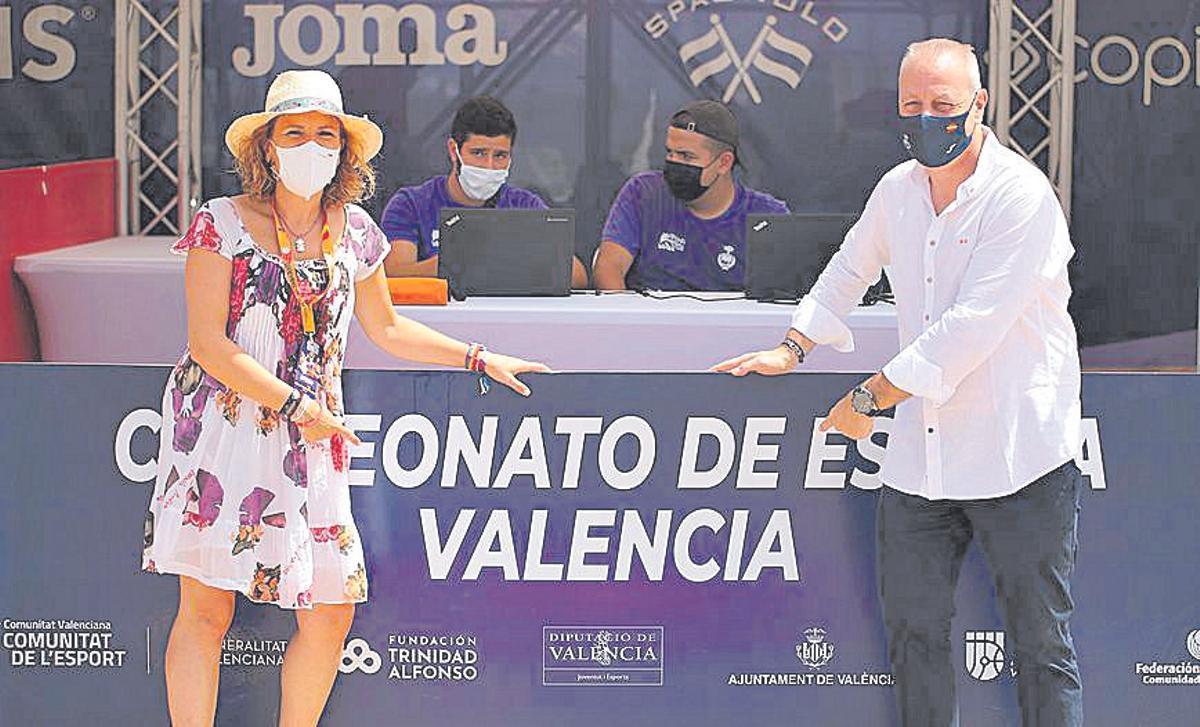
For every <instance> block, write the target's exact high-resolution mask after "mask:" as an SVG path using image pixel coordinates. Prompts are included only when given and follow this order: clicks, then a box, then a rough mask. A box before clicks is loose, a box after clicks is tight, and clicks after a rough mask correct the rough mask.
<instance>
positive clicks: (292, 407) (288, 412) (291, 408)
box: [279, 388, 304, 419]
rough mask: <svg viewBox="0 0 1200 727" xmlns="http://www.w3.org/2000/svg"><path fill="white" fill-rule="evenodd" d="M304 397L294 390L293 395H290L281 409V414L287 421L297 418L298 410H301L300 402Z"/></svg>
mask: <svg viewBox="0 0 1200 727" xmlns="http://www.w3.org/2000/svg"><path fill="white" fill-rule="evenodd" d="M303 398H304V396H303V394H301V393H300V391H299V390H298V389H294V388H293V389H292V393H290V394H288V398H287V399H285V400H284V402H283V404H282V405H280V407H279V414H280V416H282V417H283V418H285V419H291V418H293V417H295V416H296V410H297V409H299V408H300V402H301V401H302V400H303Z"/></svg>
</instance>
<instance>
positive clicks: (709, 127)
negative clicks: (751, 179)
mask: <svg viewBox="0 0 1200 727" xmlns="http://www.w3.org/2000/svg"><path fill="white" fill-rule="evenodd" d="M671 126H673V127H675V128H676V129H683V130H684V131H694V132H696V133H697V134H700V135H701V136H707V137H708V138H710V139H712V140H713V141H719V142H721V143H722V144H727V145H728V146H731V147H733V151H734V155H735V156H736V154H737V148H738V123H737V117H736V116H734V115H733V112H732V111H730V110H729V108H728V107H727V106H725V104H723V103H720V102H719V101H712V100H709V99H702V100H700V101H693V102H691V103H690V104H688V105H687V106H684V107H683V108H681V109H679V110H678V111H676V112H675V115H674V116H672V117H671Z"/></svg>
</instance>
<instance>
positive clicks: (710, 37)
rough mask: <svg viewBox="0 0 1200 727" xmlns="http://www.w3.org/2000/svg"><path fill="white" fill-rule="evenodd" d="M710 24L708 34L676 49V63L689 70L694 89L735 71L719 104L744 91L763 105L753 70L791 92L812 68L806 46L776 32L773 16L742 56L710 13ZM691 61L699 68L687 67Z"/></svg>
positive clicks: (770, 16) (810, 57) (809, 51)
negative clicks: (773, 55) (770, 53)
mask: <svg viewBox="0 0 1200 727" xmlns="http://www.w3.org/2000/svg"><path fill="white" fill-rule="evenodd" d="M709 20H710V21H711V22H712V26H713V27H712V28H711V29H709V31H708V32H707V33H705V34H704V35H702V36H700V37H699V38H696V39H695V40H692V41H689V42H687V43H684V44H683V45H682V46H680V47H679V59H680V60H681V61H683V63H684V65H685V66H687V67H690V68H691V72H690V73H689V75H688V78H689V79H691V81H692V84H693V85H695V86H699V85H700V84H701V83H704V81H706V80H708V79H709V78H712V77H713V76H716V75H718V74H720V73H722V72H723V71H725V70H727V69H728V68H730V67H732V68H733V69H734V74H733V78H731V79H730V81H729V83H728V84H727V85H726V86H725V93H724V95H723V96H722V98H721V100H722V101H723V102H724V103H729V102H730V101H731V100H733V97H734V96H736V95H737V93H738V91H740V90H741V89H742V88H745V89H746V93H747V94H749V96H750V100H751V101H753V102H754V103H756V104H760V103H762V93H761V92H760V91H759V90H758V84H757V83H755V81H754V77H753V76H752V75H751V73H750V71H751V70H752V69H753V70H758V71H760V72H762V73H765V74H766V75H768V76H771V77H772V78H776V79H778V80H780V81H782V82H784V83H786V84H787V85H788V86H790V87H791V88H793V89H795V88H798V87H799V86H800V82H801V81H803V80H804V76H805V74H806V73H808V67H809V66H810V65H811V64H812V59H813V53H812V51H811V50H810V49H809V48H808V46H806V45H804V44H803V43H801V42H799V41H795V40H792V39H791V38H788V37H786V36H784V35H783V34H782V33H780V32H779V31H778V30H776V29H775V26H776V25H778V23H779V19H778V18H776V17H775V16H774V15H768V16H767V18H766V19H765V20H764V21H763V24H762V27H761V28H759V31H758V35H757V36H756V37H755V38H754V42H753V43H752V44H751V45H750V50H748V51H747V52H746V55H744V56H743V55H741V54H740V53H739V52H738V49H737V46H735V45H734V44H733V40H731V39H730V37H729V33H728V31H726V29H725V26H724V25H723V24H722V22H721V16H720V15H718V14H716V13H713V14H712V15H711V16H710V17H709ZM717 48H719V49H720V52H719V53H718V54H717V55H715V56H712V57H710V58H708V60H698V59H701V57H703V56H710V55H711V51H713V50H714V49H717ZM768 49H771V50H773V51H776V52H778V53H779V54H780V58H781V60H775V59H774V58H771V57H769V56H768V55H767V53H766V51H767V50H768ZM693 60H697V62H698V65H696V66H694V67H692V66H690V65H689V64H690V63H691V62H692V61H693Z"/></svg>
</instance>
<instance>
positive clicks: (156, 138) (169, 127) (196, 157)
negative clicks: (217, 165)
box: [114, 0, 203, 235]
mask: <svg viewBox="0 0 1200 727" xmlns="http://www.w3.org/2000/svg"><path fill="white" fill-rule="evenodd" d="M202 6H203V2H202V0H116V28H115V36H116V38H115V40H116V67H115V74H114V75H115V79H116V80H115V82H116V103H115V109H116V123H115V128H116V143H115V151H116V157H117V165H118V169H117V206H118V209H117V225H118V234H121V235H151V234H165V235H178V234H180V232H181V231H182V230H184V229H186V227H187V225H188V224H189V223H190V221H191V216H192V211H193V210H194V209H195V208H196V206H197V204H198V200H197V197H198V196H199V194H200V88H201V84H200V73H201V68H202V66H201V62H202V59H201V45H200V18H201V9H202Z"/></svg>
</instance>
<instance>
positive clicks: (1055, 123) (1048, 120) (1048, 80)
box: [988, 0, 1076, 217]
mask: <svg viewBox="0 0 1200 727" xmlns="http://www.w3.org/2000/svg"><path fill="white" fill-rule="evenodd" d="M1075 11H1076V0H991V23H990V30H989V43H988V59H989V62H988V88H990V89H992V103H991V109H990V115H991V124H992V128H993V129H994V130H995V132H996V136H997V138H999V139H1000V141H1002V142H1004V143H1005V144H1007V145H1008V146H1009V147H1011V148H1012V149H1014V150H1016V151H1017V152H1019V153H1020V154H1022V155H1024V156H1025V158H1027V159H1029V160H1030V161H1031V162H1033V163H1034V164H1036V165H1037V166H1038V167H1039V168H1040V169H1042V170H1043V171H1044V172H1046V176H1048V177H1049V178H1050V182H1051V184H1053V185H1054V188H1055V190H1056V191H1057V192H1058V198H1059V201H1060V202H1061V203H1062V207H1063V210H1064V211H1065V212H1066V213H1067V215H1068V217H1069V216H1070V214H1071V164H1072V158H1073V151H1074V118H1075V113H1074V112H1075Z"/></svg>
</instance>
